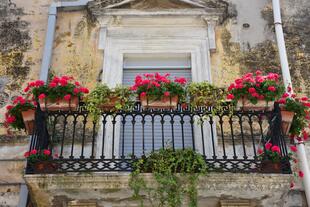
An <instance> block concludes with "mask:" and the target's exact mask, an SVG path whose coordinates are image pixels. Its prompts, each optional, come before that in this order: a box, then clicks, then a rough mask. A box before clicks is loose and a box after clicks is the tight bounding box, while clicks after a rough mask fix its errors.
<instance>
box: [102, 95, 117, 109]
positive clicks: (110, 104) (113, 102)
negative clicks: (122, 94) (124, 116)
mask: <svg viewBox="0 0 310 207" xmlns="http://www.w3.org/2000/svg"><path fill="white" fill-rule="evenodd" d="M119 101H120V98H119V97H111V98H110V100H109V101H108V102H106V103H103V104H101V105H100V106H99V108H100V109H101V110H102V111H111V110H113V109H115V105H116V103H117V102H119Z"/></svg>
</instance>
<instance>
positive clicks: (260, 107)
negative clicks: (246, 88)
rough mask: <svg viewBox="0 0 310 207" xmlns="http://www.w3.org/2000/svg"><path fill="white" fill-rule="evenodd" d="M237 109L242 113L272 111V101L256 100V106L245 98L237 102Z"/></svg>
mask: <svg viewBox="0 0 310 207" xmlns="http://www.w3.org/2000/svg"><path fill="white" fill-rule="evenodd" d="M237 108H238V109H242V110H244V111H272V110H273V108H274V101H268V102H267V101H265V100H258V101H257V103H256V104H253V103H251V102H250V100H248V99H247V98H242V99H239V100H238V102H237Z"/></svg>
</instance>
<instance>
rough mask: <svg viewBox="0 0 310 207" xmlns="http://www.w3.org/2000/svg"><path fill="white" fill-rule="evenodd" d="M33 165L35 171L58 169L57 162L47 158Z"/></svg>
mask: <svg viewBox="0 0 310 207" xmlns="http://www.w3.org/2000/svg"><path fill="white" fill-rule="evenodd" d="M31 165H32V168H33V170H34V172H35V173H53V172H55V171H57V169H58V164H57V163H55V162H52V161H47V160H44V161H38V162H35V163H32V164H31Z"/></svg>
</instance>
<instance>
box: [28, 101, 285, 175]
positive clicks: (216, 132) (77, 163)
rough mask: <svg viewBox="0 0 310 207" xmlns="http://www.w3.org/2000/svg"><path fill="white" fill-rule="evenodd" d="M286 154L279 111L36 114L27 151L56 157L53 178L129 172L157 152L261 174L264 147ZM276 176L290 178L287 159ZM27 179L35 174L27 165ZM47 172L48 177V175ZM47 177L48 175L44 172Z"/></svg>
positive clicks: (219, 169)
mask: <svg viewBox="0 0 310 207" xmlns="http://www.w3.org/2000/svg"><path fill="white" fill-rule="evenodd" d="M266 142H271V143H273V144H275V145H278V146H279V147H280V149H281V154H282V156H283V157H284V158H287V156H288V152H287V147H286V143H285V139H284V136H283V135H282V130H281V113H280V109H279V106H278V105H276V106H275V110H274V111H272V112H268V111H257V112H252V111H233V112H232V111H231V110H229V108H228V107H224V108H223V111H222V112H219V113H216V114H214V113H212V112H211V110H210V108H196V109H190V108H186V109H184V108H182V107H181V106H178V108H177V109H176V110H143V109H142V107H141V106H140V104H139V103H137V104H136V106H135V108H134V109H133V110H132V111H130V112H127V111H117V112H114V113H102V114H101V116H100V118H99V119H98V120H94V119H93V118H92V117H91V116H90V115H89V113H88V112H87V111H86V110H85V109H84V107H83V106H81V107H80V108H79V110H78V111H66V112H64V111H54V112H42V111H40V109H38V110H37V112H36V129H35V133H34V135H33V136H32V139H31V144H30V150H32V149H37V150H40V149H50V150H51V151H52V153H53V154H54V155H55V154H58V155H59V156H58V157H56V158H53V159H52V160H50V161H49V162H51V163H54V170H53V172H52V173H63V172H96V171H97V172H98V171H131V170H132V163H133V161H134V160H136V159H138V158H139V157H141V156H144V155H147V154H148V153H150V152H152V151H154V150H158V149H160V148H166V147H170V148H173V149H178V148H179V149H185V148H191V149H193V150H196V151H198V152H200V153H201V154H202V156H203V157H204V159H205V161H206V163H207V165H208V169H209V171H217V172H263V171H261V168H262V165H261V163H262V161H261V159H260V158H259V155H258V152H257V150H258V148H260V147H261V148H262V149H264V146H265V143H266ZM281 164H282V165H281V171H280V172H281V173H290V164H289V161H288V159H283V161H282V163H281ZM26 172H27V173H38V172H37V171H36V170H35V169H34V167H33V165H31V164H28V167H27V170H26ZM47 172H48V171H47ZM49 173H50V172H49Z"/></svg>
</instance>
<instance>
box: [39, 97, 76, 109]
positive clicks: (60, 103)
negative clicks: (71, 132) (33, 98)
mask: <svg viewBox="0 0 310 207" xmlns="http://www.w3.org/2000/svg"><path fill="white" fill-rule="evenodd" d="M78 104H79V99H78V97H77V96H73V97H72V98H71V100H70V101H67V100H64V99H58V100H56V101H51V100H49V99H47V100H40V108H41V110H42V111H46V110H48V111H58V110H60V111H75V110H76V109H77V107H78Z"/></svg>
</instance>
